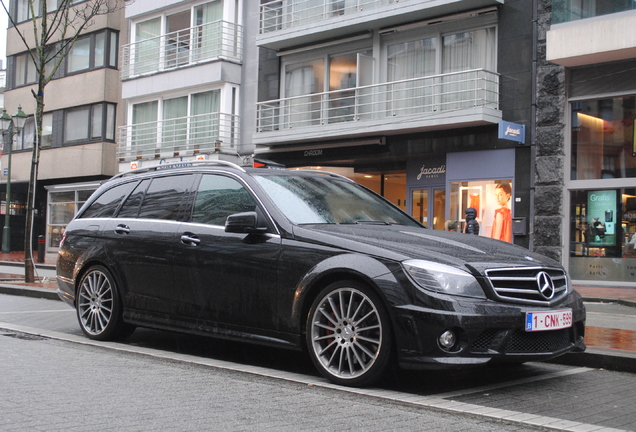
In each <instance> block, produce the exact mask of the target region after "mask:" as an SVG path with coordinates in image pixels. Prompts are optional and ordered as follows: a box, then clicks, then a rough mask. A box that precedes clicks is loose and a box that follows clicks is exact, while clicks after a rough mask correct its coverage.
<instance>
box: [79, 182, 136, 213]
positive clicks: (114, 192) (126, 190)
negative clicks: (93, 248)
mask: <svg viewBox="0 0 636 432" xmlns="http://www.w3.org/2000/svg"><path fill="white" fill-rule="evenodd" d="M136 185H137V182H136V181H132V182H128V183H124V184H120V185H117V186H114V187H112V188H110V189H107V190H105V191H104V192H103V193H102V194H101V195H100V196H99V197H97V199H95V201H93V202H92V203H91V204H90V206H89V207H88V208H87V209H86V210H84V212H82V214H81V215H80V217H79V218H80V219H86V218H110V217H113V215H114V214H115V211H116V210H117V208H118V207H119V205H120V204H121V202H122V201H123V200H124V198H126V197H127V196H128V194H130V192H131V191H132V190H133V188H134V187H135V186H136Z"/></svg>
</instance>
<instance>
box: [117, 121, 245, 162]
mask: <svg viewBox="0 0 636 432" xmlns="http://www.w3.org/2000/svg"><path fill="white" fill-rule="evenodd" d="M238 135H239V117H238V116H236V115H232V114H224V113H218V112H216V113H209V114H199V115H195V116H189V117H180V118H173V119H168V120H159V121H153V122H147V123H138V124H133V125H126V126H121V127H120V128H119V133H118V139H117V143H118V145H117V157H118V159H119V161H121V162H123V161H130V160H136V159H156V158H163V157H173V156H187V155H194V154H199V153H201V154H203V153H210V152H214V151H229V150H231V151H235V149H236V146H237V144H238V139H239V136H238Z"/></svg>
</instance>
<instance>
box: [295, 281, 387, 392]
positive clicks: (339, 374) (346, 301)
mask: <svg viewBox="0 0 636 432" xmlns="http://www.w3.org/2000/svg"><path fill="white" fill-rule="evenodd" d="M391 345H392V336H391V328H390V321H389V316H388V313H387V312H386V310H385V308H384V305H383V303H382V301H381V300H380V298H379V297H378V296H377V295H376V294H375V293H374V292H373V291H372V290H370V289H369V288H367V287H366V286H364V285H362V284H359V283H357V282H353V281H342V282H337V283H334V284H331V285H329V286H328V287H326V288H325V289H324V290H322V291H321V292H320V294H319V295H318V297H317V298H316V300H315V301H314V303H313V304H312V307H311V310H310V311H309V315H308V318H307V346H308V350H309V355H310V356H311V359H312V361H313V362H314V364H315V365H316V367H317V368H318V370H319V371H320V373H321V374H322V375H323V376H324V377H326V378H327V379H329V380H330V381H332V382H334V383H336V384H341V385H348V386H364V385H370V384H372V383H374V382H376V381H377V380H378V379H379V378H380V377H381V376H382V374H383V372H384V371H385V369H386V367H387V364H388V361H389V358H390V351H391Z"/></svg>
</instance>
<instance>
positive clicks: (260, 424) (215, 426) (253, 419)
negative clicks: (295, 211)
mask: <svg viewBox="0 0 636 432" xmlns="http://www.w3.org/2000/svg"><path fill="white" fill-rule="evenodd" d="M0 336H4V337H0V367H1V368H2V373H1V374H0V389H2V390H1V391H0V431H5V430H7V431H8V430H12V431H13V430H47V431H48V430H118V431H142V430H152V429H157V430H179V431H181V430H277V431H288V430H289V431H291V430H294V431H297V430H325V431H326V430H330V431H331V430H365V431H366V430H368V431H376V430H377V431H380V430H381V431H385V430H436V431H437V430H439V431H451V430H452V431H463V430H466V431H469V430H470V431H525V430H536V429H537V428H538V427H539V428H541V429H550V430H571V431H580V432H583V431H611V430H636V413H634V410H633V402H634V400H636V376H635V375H633V374H629V373H621V372H611V371H606V370H598V369H592V368H582V367H570V366H563V365H556V364H547V363H528V364H525V365H522V366H517V367H497V368H495V367H489V368H482V369H475V370H470V371H460V372H400V373H397V374H395V375H393V376H391V377H390V379H387V380H386V382H384V383H382V385H381V386H379V387H377V388H371V389H348V388H343V387H338V386H334V385H332V384H329V383H328V382H326V381H325V380H324V379H322V378H321V377H319V376H318V375H317V374H316V372H315V370H314V369H313V368H312V366H311V364H310V361H309V359H308V358H307V357H305V356H304V355H303V354H302V353H294V352H288V351H284V350H274V349H271V348H261V347H253V346H250V345H245V344H240V343H230V342H222V341H218V340H213V339H209V338H201V337H191V336H186V335H178V334H175V333H171V332H162V331H154V330H148V329H138V330H137V331H136V332H135V334H133V336H132V337H131V338H130V339H129V340H128V341H127V343H98V342H93V341H89V340H88V339H86V338H85V337H84V336H83V335H82V334H81V331H80V330H79V328H78V326H77V323H76V318H75V314H74V310H73V309H71V308H69V307H68V306H66V305H64V304H63V303H61V302H58V301H52V300H42V299H33V298H28V297H17V296H9V295H0Z"/></svg>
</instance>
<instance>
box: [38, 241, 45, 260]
mask: <svg viewBox="0 0 636 432" xmlns="http://www.w3.org/2000/svg"><path fill="white" fill-rule="evenodd" d="M44 246H45V245H44V236H43V235H39V236H38V262H39V263H43V262H44V255H45V252H44Z"/></svg>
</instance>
